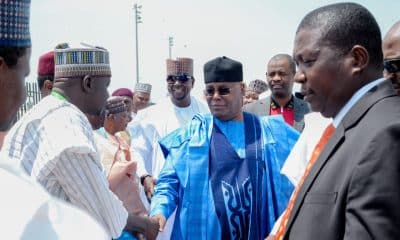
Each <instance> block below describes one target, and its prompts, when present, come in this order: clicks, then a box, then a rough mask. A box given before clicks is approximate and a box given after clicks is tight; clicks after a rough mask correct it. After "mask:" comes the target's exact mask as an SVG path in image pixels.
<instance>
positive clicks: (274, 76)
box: [271, 74, 282, 82]
mask: <svg viewBox="0 0 400 240" xmlns="http://www.w3.org/2000/svg"><path fill="white" fill-rule="evenodd" d="M281 80H282V76H281V75H279V74H274V75H273V76H271V81H274V82H277V81H281Z"/></svg>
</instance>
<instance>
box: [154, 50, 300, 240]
mask: <svg viewBox="0 0 400 240" xmlns="http://www.w3.org/2000/svg"><path fill="white" fill-rule="evenodd" d="M204 80H205V84H206V89H205V91H204V94H205V97H206V100H207V103H208V106H209V108H210V112H211V114H212V115H210V114H208V115H196V116H195V117H194V118H193V120H192V121H191V122H190V123H189V124H188V125H187V126H186V127H183V128H180V129H177V130H176V131H174V132H172V133H171V134H169V135H167V136H166V137H165V138H163V139H161V140H160V145H161V147H162V149H163V152H164V156H165V158H166V162H165V165H164V168H163V170H162V171H161V173H160V175H159V178H158V180H157V186H156V189H155V193H154V196H153V198H152V203H151V214H150V215H151V216H152V217H153V219H156V220H157V221H158V222H159V223H160V231H162V228H163V226H164V224H165V221H166V218H168V217H169V216H170V214H171V213H172V212H173V211H174V210H175V208H177V213H176V216H177V217H176V219H175V223H174V227H173V232H172V237H171V239H252V240H253V239H264V238H265V237H266V236H267V234H268V233H269V231H270V230H271V228H272V226H273V224H274V222H275V220H276V219H277V218H278V217H279V215H280V214H281V212H282V211H283V210H284V209H285V208H286V205H287V202H288V200H289V197H290V195H291V193H292V190H293V186H292V185H291V183H290V182H289V180H288V179H287V178H286V176H284V175H281V174H280V169H281V167H282V165H283V163H284V161H285V159H286V157H287V156H288V154H289V152H290V150H291V148H292V146H293V145H294V143H295V142H296V140H297V138H298V133H297V132H296V131H295V130H294V129H292V128H291V127H290V126H289V125H287V124H286V123H285V122H284V120H283V118H282V117H281V116H274V117H257V116H255V115H252V114H249V113H246V112H243V111H242V101H243V94H244V92H245V85H244V83H243V72H242V64H241V63H240V62H237V61H235V60H232V59H229V58H227V57H218V58H216V59H213V60H211V61H209V62H207V63H206V64H205V65H204Z"/></svg>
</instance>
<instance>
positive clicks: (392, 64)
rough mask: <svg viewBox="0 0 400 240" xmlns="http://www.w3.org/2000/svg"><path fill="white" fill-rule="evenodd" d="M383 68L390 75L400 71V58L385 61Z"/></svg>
mask: <svg viewBox="0 0 400 240" xmlns="http://www.w3.org/2000/svg"><path fill="white" fill-rule="evenodd" d="M383 67H384V68H385V69H386V71H388V73H395V72H398V71H400V58H398V59H387V60H384V61H383Z"/></svg>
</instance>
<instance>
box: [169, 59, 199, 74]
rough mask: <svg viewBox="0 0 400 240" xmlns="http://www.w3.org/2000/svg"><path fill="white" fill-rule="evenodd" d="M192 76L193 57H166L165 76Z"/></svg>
mask: <svg viewBox="0 0 400 240" xmlns="http://www.w3.org/2000/svg"><path fill="white" fill-rule="evenodd" d="M181 75H187V76H193V59H191V58H177V59H176V60H173V59H167V76H181Z"/></svg>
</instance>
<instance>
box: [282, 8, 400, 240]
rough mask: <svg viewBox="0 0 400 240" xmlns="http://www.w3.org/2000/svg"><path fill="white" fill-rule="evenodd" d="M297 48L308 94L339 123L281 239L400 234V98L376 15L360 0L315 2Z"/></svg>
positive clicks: (328, 239) (301, 78) (298, 78)
mask: <svg viewBox="0 0 400 240" xmlns="http://www.w3.org/2000/svg"><path fill="white" fill-rule="evenodd" d="M293 56H294V59H295V61H296V63H297V64H298V71H297V73H296V75H295V80H296V81H297V82H299V83H301V84H304V85H305V90H306V91H305V98H304V99H305V100H306V101H308V102H309V103H310V105H311V109H312V110H313V111H319V112H321V113H322V115H323V116H325V117H330V118H333V125H334V127H335V131H334V132H333V135H332V136H331V137H330V138H329V140H328V142H327V144H326V145H325V147H323V150H322V152H321V153H320V154H319V157H317V158H316V161H315V163H314V164H313V165H312V164H309V167H310V171H309V172H308V174H306V175H305V176H306V177H305V178H304V181H303V182H301V181H300V184H299V185H298V187H297V189H298V191H297V194H294V195H293V196H294V197H292V199H293V200H294V201H292V202H293V207H292V208H291V209H290V208H289V207H288V208H287V209H286V211H287V212H289V214H288V218H287V219H288V221H284V220H283V221H282V223H283V224H281V227H283V228H282V229H284V231H283V235H279V234H277V236H276V239H286V240H289V239H296V240H310V239H324V240H331V239H332V240H333V239H335V240H336V239H360V240H361V239H362V240H366V239H385V240H390V239H393V240H394V239H400V227H399V225H400V211H399V209H398V206H399V202H400V188H399V186H398V185H399V183H400V107H399V106H400V98H399V97H398V96H397V95H396V92H395V90H394V89H393V86H392V85H391V83H390V81H388V80H386V79H384V78H381V77H382V71H383V57H382V50H381V33H380V30H379V26H378V24H377V22H376V20H375V19H374V17H373V16H372V14H371V13H370V12H369V11H368V10H367V9H365V8H364V7H363V6H361V5H358V4H355V3H338V4H333V5H327V6H324V7H321V8H318V9H316V10H313V11H312V12H310V13H309V14H307V15H306V16H305V17H304V18H303V20H302V21H301V23H300V25H299V27H298V28H297V32H296V37H295V43H294V53H293ZM306 172H307V171H306ZM289 206H290V204H289ZM285 222H286V223H285Z"/></svg>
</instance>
